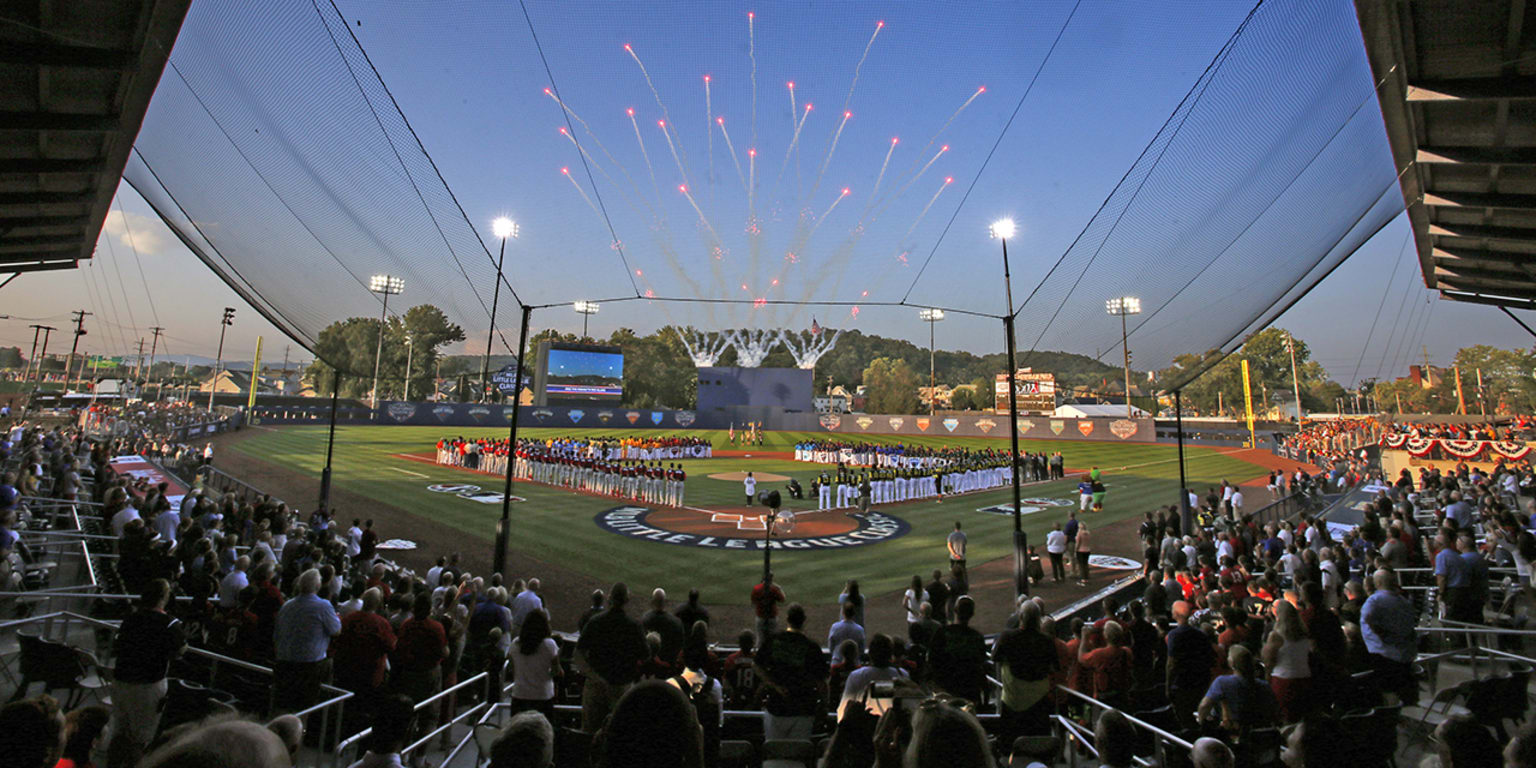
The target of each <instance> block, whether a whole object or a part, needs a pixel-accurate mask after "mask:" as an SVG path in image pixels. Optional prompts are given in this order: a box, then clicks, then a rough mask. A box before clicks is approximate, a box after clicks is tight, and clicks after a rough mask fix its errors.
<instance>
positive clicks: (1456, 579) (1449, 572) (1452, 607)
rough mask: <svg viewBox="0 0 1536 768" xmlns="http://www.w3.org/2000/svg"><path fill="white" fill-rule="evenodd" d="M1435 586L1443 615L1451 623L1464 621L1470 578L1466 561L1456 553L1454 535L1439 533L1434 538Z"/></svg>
mask: <svg viewBox="0 0 1536 768" xmlns="http://www.w3.org/2000/svg"><path fill="white" fill-rule="evenodd" d="M1435 546H1436V547H1438V548H1439V551H1438V552H1436V553H1435V585H1436V586H1437V587H1439V588H1440V604H1441V606H1443V609H1444V610H1443V615H1444V616H1445V618H1447V619H1450V620H1452V621H1466V619H1465V618H1464V617H1465V616H1466V615H1467V604H1468V603H1469V602H1470V599H1471V596H1472V590H1471V589H1470V587H1471V586H1472V577H1471V573H1470V572H1469V569H1468V568H1467V561H1465V560H1463V559H1462V558H1461V553H1459V552H1457V551H1456V541H1455V538H1454V534H1451V533H1448V532H1447V531H1441V532H1440V534H1439V535H1437V536H1436V537H1435Z"/></svg>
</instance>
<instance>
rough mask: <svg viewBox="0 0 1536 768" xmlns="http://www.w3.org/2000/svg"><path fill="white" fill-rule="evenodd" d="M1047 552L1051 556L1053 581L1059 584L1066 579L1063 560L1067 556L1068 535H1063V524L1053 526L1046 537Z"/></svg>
mask: <svg viewBox="0 0 1536 768" xmlns="http://www.w3.org/2000/svg"><path fill="white" fill-rule="evenodd" d="M1045 552H1046V554H1048V555H1050V556H1051V580H1052V581H1057V582H1059V581H1061V580H1062V579H1065V578H1066V575H1065V573H1064V571H1063V570H1062V559H1063V558H1064V557H1066V554H1067V534H1065V533H1062V530H1061V523H1056V524H1055V525H1053V526H1051V532H1050V533H1047V534H1046V535H1045Z"/></svg>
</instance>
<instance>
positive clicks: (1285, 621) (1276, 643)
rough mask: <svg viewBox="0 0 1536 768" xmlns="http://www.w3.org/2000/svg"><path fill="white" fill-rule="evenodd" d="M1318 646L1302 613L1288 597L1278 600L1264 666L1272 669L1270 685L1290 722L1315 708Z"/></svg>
mask: <svg viewBox="0 0 1536 768" xmlns="http://www.w3.org/2000/svg"><path fill="white" fill-rule="evenodd" d="M1315 649H1316V646H1315V645H1314V644H1313V642H1312V638H1311V637H1308V636H1307V630H1306V627H1305V626H1303V625H1302V622H1301V615H1300V613H1299V612H1297V610H1296V608H1295V606H1292V605H1291V604H1290V603H1289V602H1287V601H1285V600H1279V601H1276V602H1275V628H1274V630H1272V631H1271V632H1270V633H1269V637H1268V638H1266V639H1265V641H1264V656H1263V658H1264V666H1265V667H1266V668H1268V669H1269V687H1270V688H1271V689H1272V690H1273V691H1274V693H1275V701H1277V702H1279V704H1280V717H1281V719H1282V720H1283V721H1284V722H1286V723H1294V722H1296V721H1297V720H1300V719H1301V718H1302V717H1303V716H1305V715H1306V714H1307V713H1308V712H1310V711H1311V709H1312V693H1313V692H1312V665H1311V662H1310V660H1309V657H1310V656H1311V654H1312V653H1313V651H1314V650H1315Z"/></svg>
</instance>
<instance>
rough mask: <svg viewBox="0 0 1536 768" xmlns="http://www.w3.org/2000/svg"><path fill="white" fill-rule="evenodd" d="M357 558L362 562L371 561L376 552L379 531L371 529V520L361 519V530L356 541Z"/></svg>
mask: <svg viewBox="0 0 1536 768" xmlns="http://www.w3.org/2000/svg"><path fill="white" fill-rule="evenodd" d="M357 549H358V559H359V560H361V561H363V562H364V563H369V562H372V561H373V556H374V555H375V554H377V553H378V549H379V533H378V531H375V530H373V520H365V521H363V532H362V535H361V536H359V537H358V542H357Z"/></svg>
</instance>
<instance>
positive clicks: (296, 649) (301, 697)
mask: <svg viewBox="0 0 1536 768" xmlns="http://www.w3.org/2000/svg"><path fill="white" fill-rule="evenodd" d="M296 586H297V587H298V590H299V593H298V594H297V595H295V596H294V597H293V599H291V600H289V601H288V602H286V603H284V604H283V607H282V609H281V610H279V611H278V612H277V629H276V631H274V632H273V640H274V643H275V646H276V649H277V664H276V666H275V668H274V670H273V672H274V675H273V678H274V679H273V688H274V690H273V701H274V703H275V704H276V706H277V709H278V711H280V712H297V711H299V710H301V709H304V708H305V707H308V706H309V705H311V704H313V703H315V700H316V699H318V698H319V695H320V683H321V681H323V680H325V679H326V678H327V677H329V676H330V674H329V673H330V670H329V667H330V660H329V659H328V658H327V657H326V651H327V650H328V649H329V648H330V645H331V638H332V637H335V636H336V635H338V634H340V633H341V617H339V616H337V615H336V608H335V607H334V606H332V605H331V603H330V601H329V600H326V599H324V598H322V597H320V596H319V594H317V593H318V592H319V591H320V572H319V571H318V570H315V569H313V568H311V569H309V570H307V571H305V572H303V573H301V574H299V578H298V581H297V583H296Z"/></svg>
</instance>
